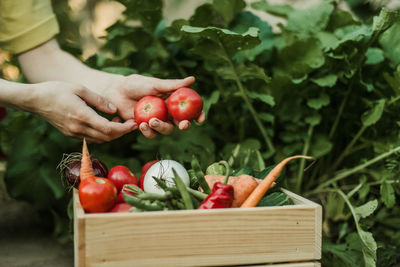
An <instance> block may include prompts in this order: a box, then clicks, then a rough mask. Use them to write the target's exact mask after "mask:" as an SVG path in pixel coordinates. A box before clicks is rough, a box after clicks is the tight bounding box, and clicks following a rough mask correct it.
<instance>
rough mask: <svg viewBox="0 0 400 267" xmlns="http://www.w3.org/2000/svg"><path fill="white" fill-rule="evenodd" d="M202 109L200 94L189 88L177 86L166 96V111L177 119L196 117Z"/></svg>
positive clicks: (192, 118)
mask: <svg viewBox="0 0 400 267" xmlns="http://www.w3.org/2000/svg"><path fill="white" fill-rule="evenodd" d="M202 109H203V100H202V99H201V96H200V95H199V94H198V93H196V91H194V90H192V89H190V88H186V87H182V88H179V89H178V90H176V91H175V92H173V93H172V94H171V95H170V97H169V98H168V111H169V113H170V114H171V116H172V117H173V118H174V119H176V120H178V121H183V120H189V121H190V120H194V119H197V118H198V117H199V116H200V114H201V110H202Z"/></svg>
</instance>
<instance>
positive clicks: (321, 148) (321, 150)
mask: <svg viewBox="0 0 400 267" xmlns="http://www.w3.org/2000/svg"><path fill="white" fill-rule="evenodd" d="M332 148H333V143H332V142H331V141H330V140H329V138H328V136H326V135H322V134H317V135H315V137H313V139H312V142H311V146H310V154H311V155H312V156H313V157H314V158H321V157H323V156H325V155H326V154H328V153H329V152H330V151H331V150H332Z"/></svg>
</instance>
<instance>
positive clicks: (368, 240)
mask: <svg viewBox="0 0 400 267" xmlns="http://www.w3.org/2000/svg"><path fill="white" fill-rule="evenodd" d="M358 234H359V236H360V238H361V240H362V241H363V242H362V252H363V256H364V263H365V266H366V267H375V266H376V250H377V248H378V246H377V245H376V242H375V239H374V237H373V236H372V233H370V232H366V231H364V230H362V229H358Z"/></svg>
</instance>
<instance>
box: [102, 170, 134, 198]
mask: <svg viewBox="0 0 400 267" xmlns="http://www.w3.org/2000/svg"><path fill="white" fill-rule="evenodd" d="M107 178H108V179H110V180H111V181H112V182H113V183H114V184H115V187H116V188H117V191H118V192H119V191H121V189H122V187H123V186H124V184H134V185H137V184H138V180H137V177H136V175H135V174H134V173H133V172H132V171H131V170H129V169H128V168H127V167H125V166H121V165H118V166H114V167H112V168H111V170H110V172H109V173H108V175H107Z"/></svg>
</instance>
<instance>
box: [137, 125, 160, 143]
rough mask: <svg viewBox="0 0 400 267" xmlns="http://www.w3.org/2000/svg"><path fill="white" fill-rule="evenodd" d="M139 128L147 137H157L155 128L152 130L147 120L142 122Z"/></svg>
mask: <svg viewBox="0 0 400 267" xmlns="http://www.w3.org/2000/svg"><path fill="white" fill-rule="evenodd" d="M139 130H140V131H141V132H142V134H143V135H144V137H146V138H149V139H153V138H156V137H157V133H156V132H155V131H154V130H152V129H151V128H150V127H149V125H148V124H147V123H146V122H142V123H141V124H140V125H139Z"/></svg>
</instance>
